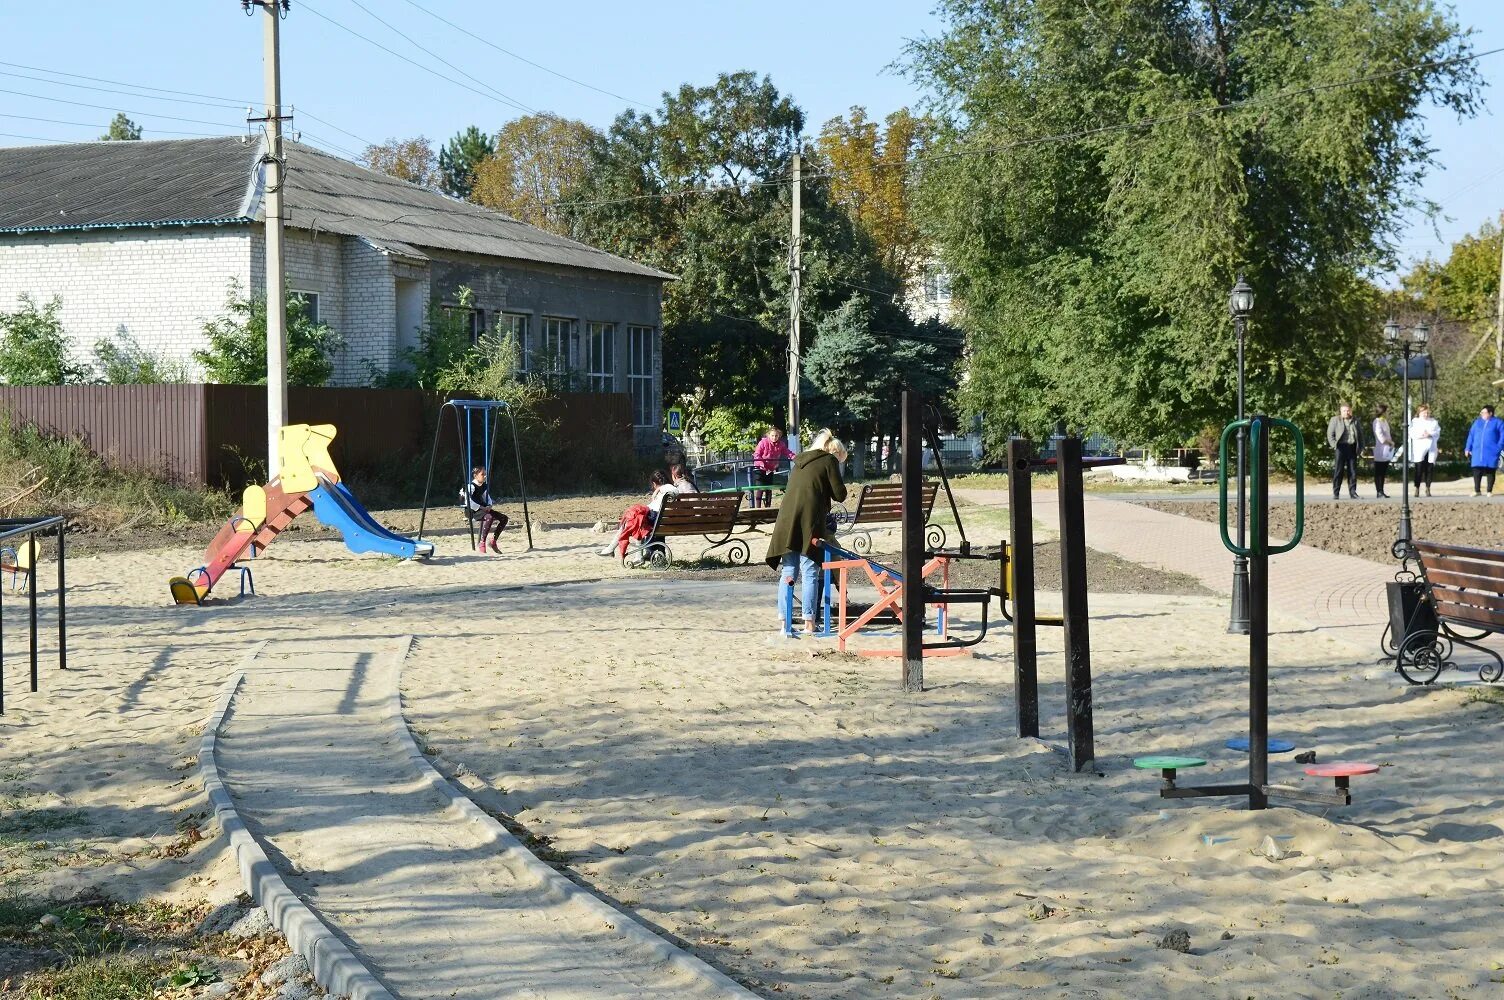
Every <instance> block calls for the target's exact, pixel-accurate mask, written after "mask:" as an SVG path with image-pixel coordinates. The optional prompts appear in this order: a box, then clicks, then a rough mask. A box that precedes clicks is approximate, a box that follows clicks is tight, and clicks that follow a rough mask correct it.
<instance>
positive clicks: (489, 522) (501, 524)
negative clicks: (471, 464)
mask: <svg viewBox="0 0 1504 1000" xmlns="http://www.w3.org/2000/svg"><path fill="white" fill-rule="evenodd" d="M465 509H466V510H467V511H468V512H469V514H470V520H472V521H474V520H475V519H476V518H477V517H479V518H480V544H479V545H477V546H476V547H475V551H477V552H480V553H484V552H485V551H486V534H487V532H489V533H490V535H491V551H492V552H495V553H496V554H497V555H500V554H501V546H499V545H497V544H496V542H497V540H498V539H499V538H500V537H501V529H502V528H505V527H506V526H507V516H506V515H505V514H503V513H501V512H500V511H498V510H495V509H493V508H492V506H491V490H490V488H489V487H487V486H486V467H485V466H484V465H477V466H476V467H475V468H473V469H471V470H470V485H468V486H466V487H465Z"/></svg>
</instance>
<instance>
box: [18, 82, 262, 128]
mask: <svg viewBox="0 0 1504 1000" xmlns="http://www.w3.org/2000/svg"><path fill="white" fill-rule="evenodd" d="M0 94H14V95H15V96H17V97H31V98H35V99H36V100H39V101H51V102H52V103H54V104H72V105H75V106H77V107H80V108H93V109H95V110H96V111H115V112H118V113H119V114H123V115H136V116H138V117H141V118H165V119H166V120H168V121H174V122H187V123H189V124H190V125H214V126H217V127H219V128H225V127H226V126H225V123H224V122H211V121H208V120H206V119H203V118H181V117H178V116H177V115H164V114H159V113H158V112H155V111H129V110H126V109H124V108H117V107H113V106H111V105H108V104H89V103H87V102H85V101H70V100H68V99H66V98H62V97H46V96H44V95H42V94H28V93H26V92H24V91H20V90H6V89H4V88H0ZM227 110H228V109H227ZM230 127H233V128H241V127H242V126H238V125H237V126H230Z"/></svg>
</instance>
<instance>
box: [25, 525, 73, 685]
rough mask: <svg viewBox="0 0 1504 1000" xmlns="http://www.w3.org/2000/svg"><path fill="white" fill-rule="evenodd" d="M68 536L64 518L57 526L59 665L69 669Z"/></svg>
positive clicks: (63, 668) (61, 668)
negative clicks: (66, 567)
mask: <svg viewBox="0 0 1504 1000" xmlns="http://www.w3.org/2000/svg"><path fill="white" fill-rule="evenodd" d="M67 536H68V520H67V518H64V519H63V521H62V523H60V524H59V525H58V526H57V666H58V669H59V670H67V669H68V602H67V593H68V586H67V578H66V576H65V573H64V569H63V567H64V565H65V564H66V562H67V558H66V552H67V546H66V543H65V541H64V539H66V538H67ZM33 572H35V570H33Z"/></svg>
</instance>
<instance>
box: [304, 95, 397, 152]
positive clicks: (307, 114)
mask: <svg viewBox="0 0 1504 1000" xmlns="http://www.w3.org/2000/svg"><path fill="white" fill-rule="evenodd" d="M292 114H293V116H294V117H297V116H298V115H302V116H303V117H304V118H312V119H313V120H314V121H316V122H318V123H320V124H321V125H328V126H329V127H330V128H332V129H334V131H336V132H338V133H340V134H341V135H348V136H349V137H350V138H352V139H355V140H357V141H359V142H363V143H365V144H366V145H367V146H376V145H380V144H379V143H375V142H372V141H371V140H370V139H367V138H365V137H364V136H359V135H356V134H355V133H354V132H351V131H350V130H349V129H344V128H340V127H339V126H338V125H336V124H334V123H333V122H331V121H329V120H327V119H324V118H320V117H319V116H318V115H316V114H314V113H312V112H311V111H304V110H300V109H299V108H298V107H297V106H296V105H293V109H292Z"/></svg>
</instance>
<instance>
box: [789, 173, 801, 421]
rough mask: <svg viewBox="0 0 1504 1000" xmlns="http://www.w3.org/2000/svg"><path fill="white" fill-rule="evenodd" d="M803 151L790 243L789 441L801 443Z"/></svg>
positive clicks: (795, 178)
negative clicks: (800, 337)
mask: <svg viewBox="0 0 1504 1000" xmlns="http://www.w3.org/2000/svg"><path fill="white" fill-rule="evenodd" d="M799 159H800V158H799V149H798V148H797V147H796V148H795V150H794V190H793V221H794V229H793V236H792V239H791V240H790V242H789V408H788V421H789V432H788V440H789V441H791V442H797V441H798V440H799V357H800V355H799V352H800V350H801V346H800V343H799V284H800V280H801V279H802V277H803V275H804V261H803V255H802V253H801V251H802V249H803V246H802V242H801V239H800V236H799V216H800V209H799V195H800V193H801V189H802V188H803V186H804V185H803V183H802V181H801V176H800V169H799V167H800V163H799Z"/></svg>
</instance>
